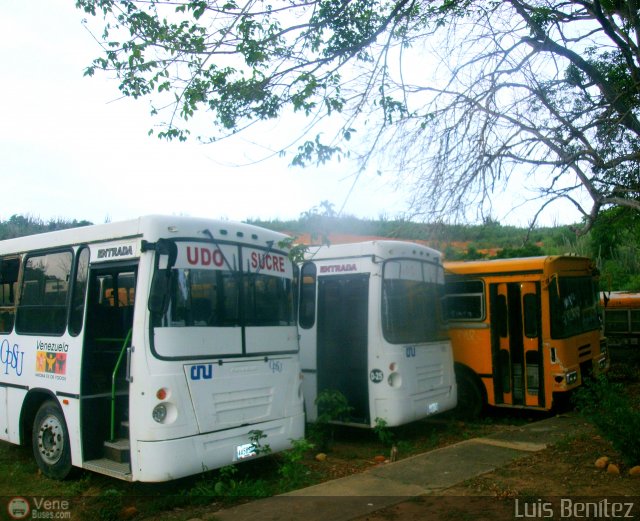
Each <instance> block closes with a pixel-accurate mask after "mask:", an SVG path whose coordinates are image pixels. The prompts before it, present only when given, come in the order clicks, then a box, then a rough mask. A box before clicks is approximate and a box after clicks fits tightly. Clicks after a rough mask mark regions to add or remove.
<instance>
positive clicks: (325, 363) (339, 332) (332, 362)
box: [316, 274, 370, 426]
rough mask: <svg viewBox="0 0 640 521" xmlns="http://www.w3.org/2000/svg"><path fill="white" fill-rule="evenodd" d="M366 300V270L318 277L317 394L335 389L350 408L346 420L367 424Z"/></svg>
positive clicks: (368, 421)
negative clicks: (362, 272)
mask: <svg viewBox="0 0 640 521" xmlns="http://www.w3.org/2000/svg"><path fill="white" fill-rule="evenodd" d="M368 301H369V274H364V275H363V274H358V275H337V276H331V277H319V278H318V332H317V335H318V337H317V338H318V344H317V355H316V356H317V370H318V374H317V378H318V396H319V395H320V393H321V392H322V391H324V390H336V391H339V392H340V393H342V394H343V395H344V396H345V398H346V399H347V402H348V404H349V406H350V407H351V408H352V410H351V417H350V418H349V421H350V422H353V423H358V424H360V423H362V424H365V425H367V426H368V425H369V424H370V418H369V416H370V414H369V391H368V386H369V374H368V355H367V351H368V334H367V329H368V311H369V306H368ZM321 413H322V411H319V414H321Z"/></svg>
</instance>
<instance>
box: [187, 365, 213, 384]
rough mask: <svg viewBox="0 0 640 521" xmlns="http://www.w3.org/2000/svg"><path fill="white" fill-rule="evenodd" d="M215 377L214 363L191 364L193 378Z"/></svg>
mask: <svg viewBox="0 0 640 521" xmlns="http://www.w3.org/2000/svg"><path fill="white" fill-rule="evenodd" d="M212 378H213V364H206V365H204V364H201V365H192V366H191V379H192V380H211V379H212Z"/></svg>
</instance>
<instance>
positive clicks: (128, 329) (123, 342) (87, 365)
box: [81, 264, 137, 460]
mask: <svg viewBox="0 0 640 521" xmlns="http://www.w3.org/2000/svg"><path fill="white" fill-rule="evenodd" d="M136 276H137V264H118V265H113V266H110V267H99V268H96V267H92V268H91V270H90V272H89V296H88V302H87V320H86V332H85V338H84V349H83V357H82V373H81V374H82V378H81V425H82V440H83V456H84V459H85V460H91V459H98V458H101V457H102V453H103V443H104V442H105V441H109V440H111V441H113V440H112V439H111V438H113V437H114V436H112V430H113V429H115V438H119V437H127V438H128V432H123V431H122V429H123V428H124V429H125V431H126V429H127V427H126V426H127V425H128V414H129V411H128V408H129V399H128V396H129V383H128V375H127V370H128V367H127V365H128V364H127V362H128V357H129V356H130V353H127V348H130V347H131V334H132V328H133V309H134V301H135V286H136ZM114 374H115V378H114ZM114 385H115V388H114ZM114 395H115V408H114V412H115V415H114V417H113V419H112V398H113V396H114ZM112 424H113V426H112ZM123 426H124V427H123Z"/></svg>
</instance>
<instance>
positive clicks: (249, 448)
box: [236, 443, 256, 459]
mask: <svg viewBox="0 0 640 521" xmlns="http://www.w3.org/2000/svg"><path fill="white" fill-rule="evenodd" d="M255 455H256V448H255V447H254V446H253V443H245V444H244V445H238V446H237V447H236V456H237V458H238V459H245V458H250V457H251V456H255Z"/></svg>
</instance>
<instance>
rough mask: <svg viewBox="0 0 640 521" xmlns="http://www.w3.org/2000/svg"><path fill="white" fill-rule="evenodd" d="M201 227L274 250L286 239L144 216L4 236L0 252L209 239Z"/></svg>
mask: <svg viewBox="0 0 640 521" xmlns="http://www.w3.org/2000/svg"><path fill="white" fill-rule="evenodd" d="M204 230H208V231H209V232H210V233H211V234H212V235H213V236H214V237H215V238H216V239H218V240H221V241H224V240H236V241H239V242H242V243H246V244H249V245H256V246H262V247H264V246H267V245H268V243H269V241H274V247H275V248H276V249H282V248H281V247H279V246H278V241H281V240H283V239H285V238H287V236H286V235H284V234H282V233H278V232H274V231H271V230H266V229H264V228H259V227H258V226H253V225H251V224H245V223H238V222H233V221H223V220H218V219H202V218H196V217H176V216H164V215H147V216H143V217H138V218H137V219H132V220H128V221H121V222H115V223H107V224H97V225H91V226H82V227H79V228H69V229H66V230H59V231H55V232H46V233H39V234H36V235H27V236H24V237H18V238H16V239H7V240H4V241H0V255H10V254H18V253H23V252H27V251H34V250H40V249H45V248H62V247H68V246H71V245H74V244H90V243H93V242H104V241H109V240H115V239H122V238H133V237H144V238H145V239H146V240H148V241H151V242H153V241H157V240H158V239H160V238H187V237H192V238H202V239H209V238H210V237H209V236H208V235H207V234H205V233H203V232H204Z"/></svg>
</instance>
